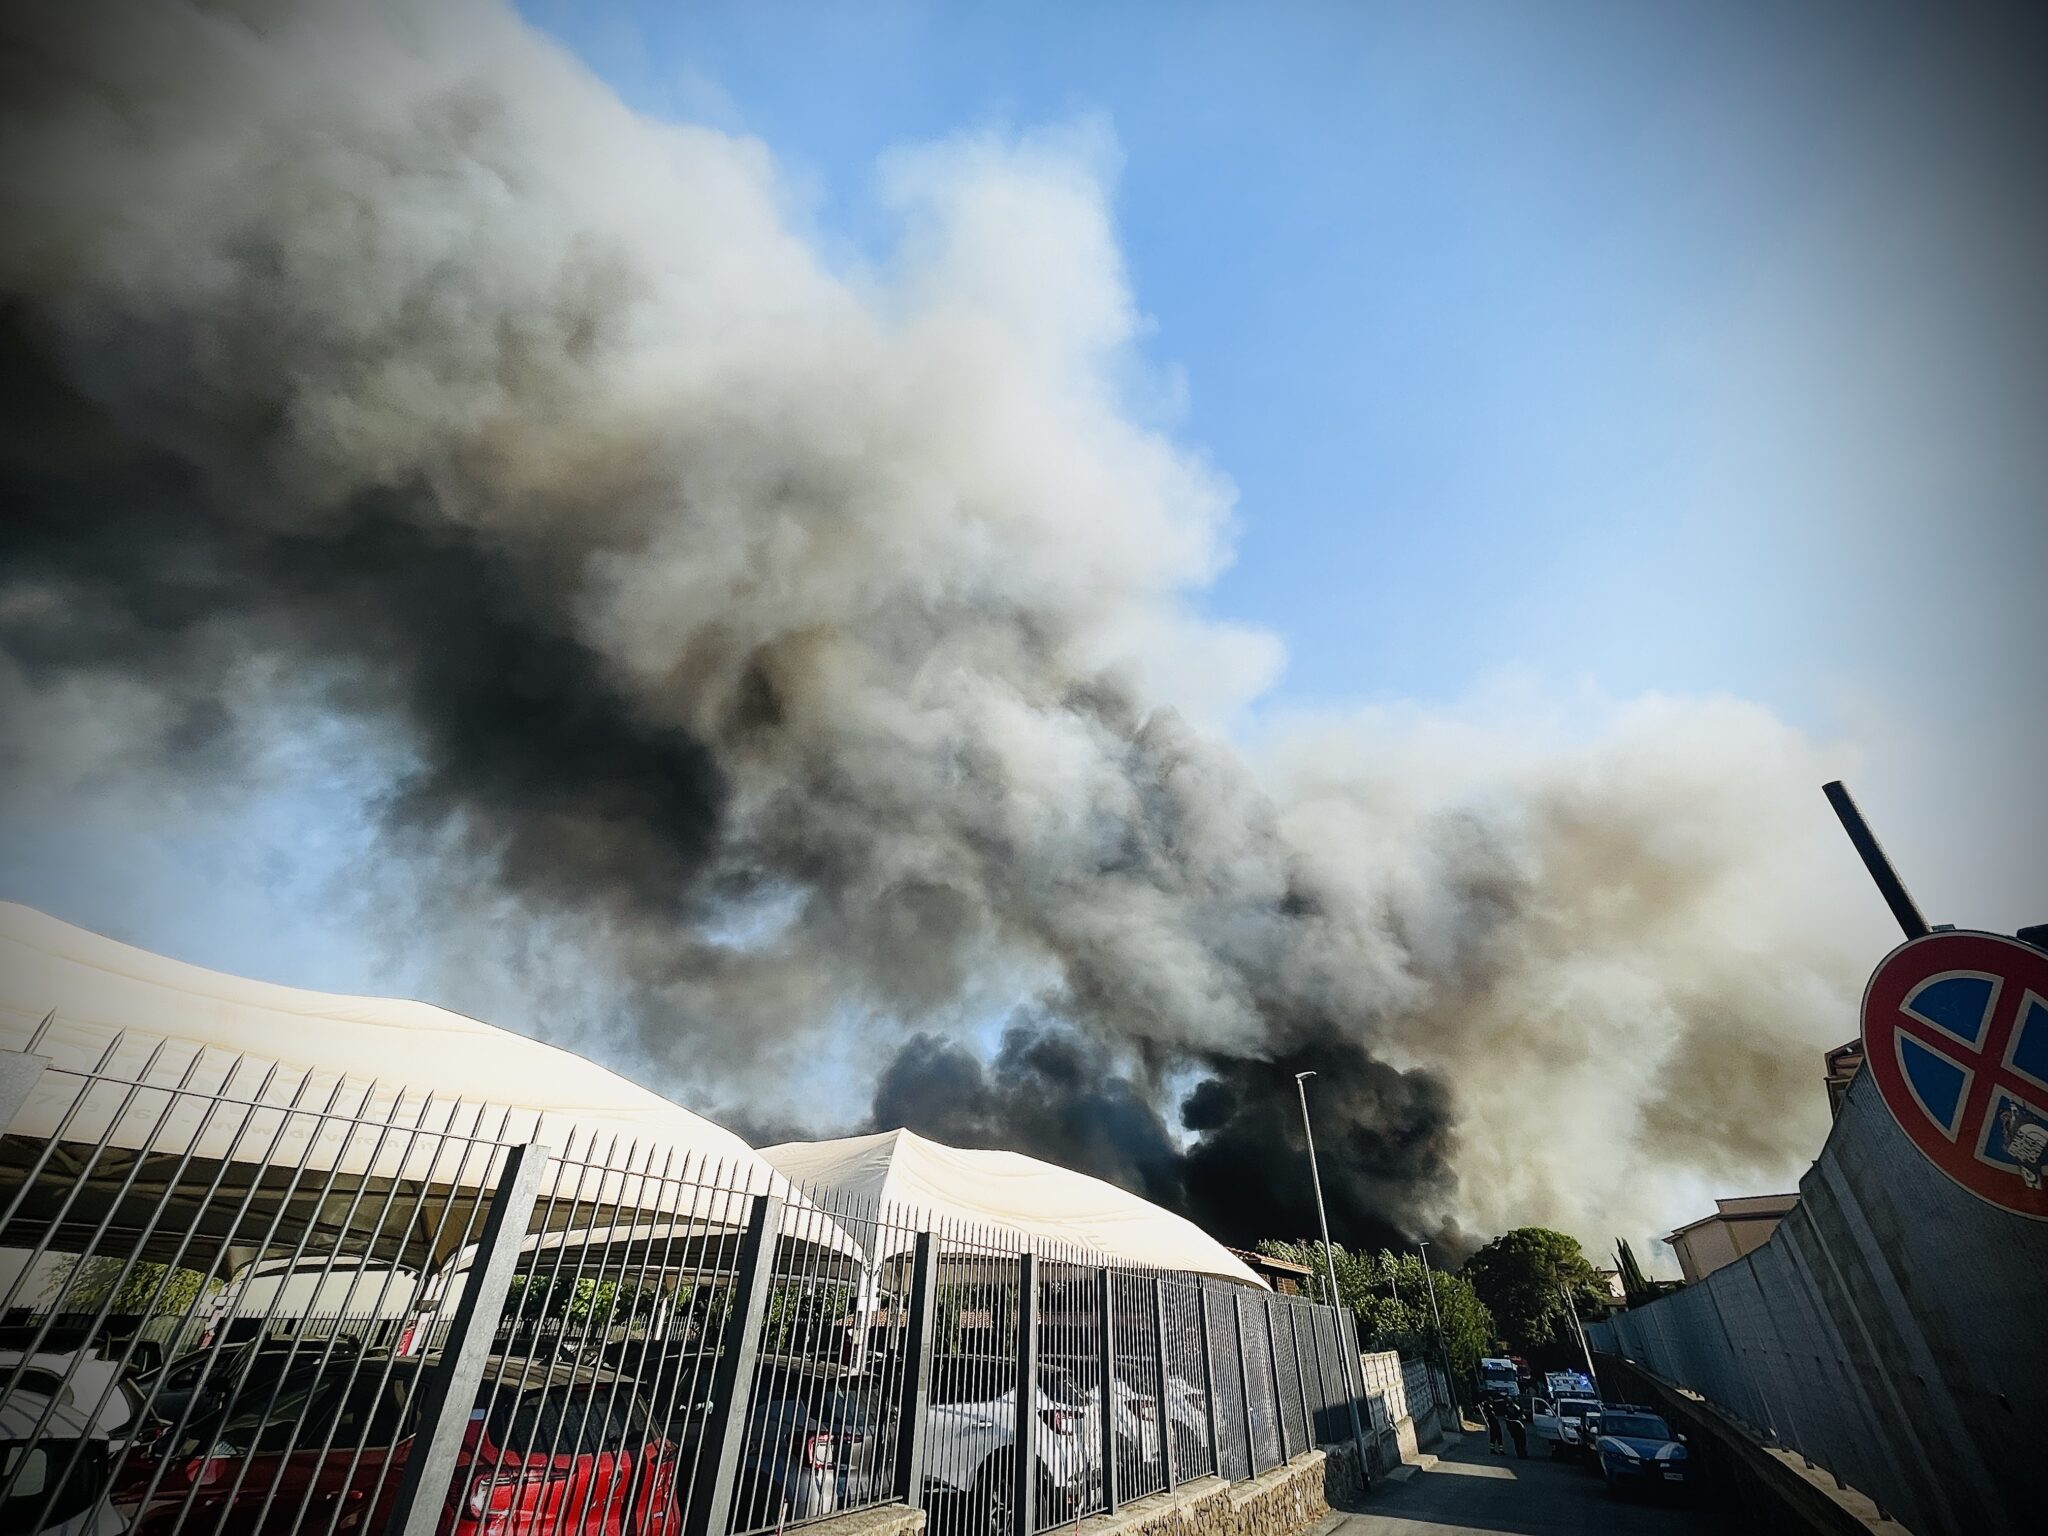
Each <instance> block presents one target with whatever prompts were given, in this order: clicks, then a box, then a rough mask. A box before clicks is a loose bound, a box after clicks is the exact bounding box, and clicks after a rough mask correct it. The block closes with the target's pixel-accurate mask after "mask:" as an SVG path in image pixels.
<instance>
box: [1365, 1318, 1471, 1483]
mask: <svg viewBox="0 0 2048 1536" xmlns="http://www.w3.org/2000/svg"><path fill="white" fill-rule="evenodd" d="M1359 1365H1360V1367H1361V1370H1362V1374H1363V1377H1364V1381H1365V1407H1366V1413H1367V1416H1368V1418H1369V1419H1370V1421H1371V1422H1370V1423H1369V1424H1365V1425H1363V1426H1362V1427H1363V1428H1364V1429H1365V1431H1366V1446H1367V1450H1368V1452H1369V1454H1370V1456H1371V1458H1372V1471H1373V1475H1374V1476H1375V1477H1378V1476H1381V1475H1383V1474H1384V1473H1386V1472H1387V1471H1389V1470H1391V1469H1392V1468H1394V1467H1398V1466H1399V1465H1401V1463H1402V1462H1403V1461H1411V1460H1413V1459H1414V1457H1415V1455H1416V1453H1417V1452H1418V1451H1422V1450H1427V1449H1428V1448H1429V1447H1431V1446H1433V1445H1437V1444H1439V1443H1441V1441H1442V1439H1443V1436H1444V1433H1445V1431H1446V1430H1454V1429H1455V1428H1456V1427H1457V1421H1456V1418H1455V1414H1456V1409H1455V1408H1453V1407H1452V1406H1451V1399H1450V1392H1449V1390H1448V1387H1447V1386H1446V1384H1445V1382H1444V1379H1443V1372H1441V1371H1438V1370H1433V1369H1431V1368H1430V1367H1429V1366H1427V1365H1425V1364H1424V1363H1423V1362H1422V1361H1420V1360H1403V1359H1402V1358H1401V1357H1400V1356H1399V1355H1398V1354H1395V1353H1394V1352H1393V1351H1392V1350H1387V1351H1384V1352H1381V1353H1377V1354H1370V1355H1362V1356H1360V1357H1359Z"/></svg>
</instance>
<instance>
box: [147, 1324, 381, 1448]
mask: <svg viewBox="0 0 2048 1536" xmlns="http://www.w3.org/2000/svg"><path fill="white" fill-rule="evenodd" d="M361 1347H362V1346H361V1345H359V1344H358V1343H357V1342H356V1341H355V1340H354V1339H351V1338H348V1337H346V1336H343V1337H340V1338H337V1339H335V1340H333V1342H332V1347H331V1348H330V1347H329V1341H328V1340H326V1339H317V1340H308V1341H303V1342H301V1343H300V1344H299V1345H298V1346H297V1348H296V1349H294V1348H293V1347H292V1345H291V1343H290V1341H288V1340H282V1339H279V1340H270V1341H268V1342H263V1343H251V1344H235V1345H224V1346H222V1347H220V1348H217V1349H199V1350H194V1351H193V1352H192V1353H190V1354H187V1355H180V1356H179V1357H178V1358H177V1359H175V1360H173V1361H171V1363H170V1364H168V1365H166V1366H164V1367H163V1368H161V1369H160V1370H157V1371H154V1372H151V1373H149V1374H147V1375H139V1376H137V1377H136V1379H135V1386H136V1388H137V1390H139V1391H140V1392H141V1394H142V1395H143V1397H144V1399H145V1400H146V1401H147V1404H148V1411H149V1413H150V1415H151V1417H153V1418H156V1419H159V1420H161V1421H162V1422H163V1423H165V1424H168V1425H173V1426H175V1425H178V1424H191V1423H197V1422H198V1421H200V1420H201V1419H204V1418H206V1417H208V1416H209V1415H211V1414H214V1413H216V1412H218V1411H219V1410H220V1408H221V1407H222V1406H223V1405H224V1404H225V1403H226V1402H227V1400H228V1399H229V1398H230V1397H231V1396H233V1395H234V1394H235V1393H236V1391H237V1390H238V1388H239V1386H240V1384H241V1383H243V1382H245V1381H251V1380H254V1381H262V1382H265V1383H268V1382H271V1381H273V1380H275V1379H276V1377H277V1373H278V1372H279V1371H281V1370H285V1369H287V1368H291V1369H298V1370H305V1369H311V1368H313V1367H314V1366H316V1365H317V1364H318V1362H319V1361H320V1359H321V1357H322V1353H323V1351H324V1352H325V1353H326V1357H327V1358H328V1359H330V1360H337V1359H339V1360H348V1359H353V1358H354V1357H355V1356H356V1355H357V1354H358V1353H360V1351H361ZM252 1351H253V1353H252Z"/></svg>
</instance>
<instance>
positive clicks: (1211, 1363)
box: [1195, 1280, 1223, 1477]
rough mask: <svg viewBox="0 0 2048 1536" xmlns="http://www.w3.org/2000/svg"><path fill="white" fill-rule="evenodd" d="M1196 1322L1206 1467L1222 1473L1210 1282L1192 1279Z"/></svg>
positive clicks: (1221, 1441)
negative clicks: (1199, 1341)
mask: <svg viewBox="0 0 2048 1536" xmlns="http://www.w3.org/2000/svg"><path fill="white" fill-rule="evenodd" d="M1195 1326H1196V1327H1197V1328H1199V1329H1200V1330H1201V1334H1202V1408H1203V1412H1202V1419H1203V1421H1204V1423H1205V1424H1206V1425H1207V1427H1208V1431H1209V1470H1210V1471H1211V1472H1213V1473H1214V1474H1215V1475H1216V1476H1218V1477H1221V1476H1222V1475H1223V1437H1222V1436H1221V1435H1220V1434H1219V1433H1217V1426H1216V1356H1215V1353H1214V1348H1215V1339H1214V1336H1213V1334H1212V1333H1211V1331H1210V1327H1209V1282H1208V1281H1206V1280H1198V1281H1196V1282H1195Z"/></svg>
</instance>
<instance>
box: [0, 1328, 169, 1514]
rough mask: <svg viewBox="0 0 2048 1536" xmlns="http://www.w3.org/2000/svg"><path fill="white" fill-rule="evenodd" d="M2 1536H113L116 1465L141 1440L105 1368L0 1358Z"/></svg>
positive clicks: (129, 1405) (123, 1393)
mask: <svg viewBox="0 0 2048 1536" xmlns="http://www.w3.org/2000/svg"><path fill="white" fill-rule="evenodd" d="M17 1368H19V1371H20V1375H19V1378H18V1379H17V1380H16V1381H15V1385H14V1390H13V1391H11V1392H9V1393H8V1394H7V1397H6V1399H5V1401H0V1485H11V1486H8V1487H7V1495H6V1498H5V1499H4V1500H0V1531H6V1532H7V1533H8V1536H30V1533H35V1536H113V1533H115V1532H118V1531H123V1530H125V1529H127V1525H128V1522H127V1520H126V1519H125V1518H124V1517H123V1516H122V1515H121V1513H120V1512H119V1511H118V1510H117V1509H116V1508H115V1507H114V1504H113V1501H112V1500H111V1498H110V1497H109V1493H110V1488H109V1484H110V1482H111V1478H112V1468H113V1463H114V1460H115V1458H116V1457H117V1456H118V1455H119V1453H120V1452H121V1450H122V1448H123V1446H124V1445H126V1443H127V1442H128V1441H129V1440H130V1439H131V1438H133V1437H135V1436H136V1435H138V1434H141V1433H145V1432H146V1429H145V1426H144V1423H143V1420H142V1416H141V1413H140V1409H139V1406H138V1403H137V1401H136V1398H135V1396H134V1394H133V1389H132V1388H130V1387H129V1385H128V1384H127V1383H125V1382H123V1381H121V1380H119V1379H118V1373H117V1368H116V1367H115V1366H114V1365H113V1364H112V1363H110V1362H107V1361H102V1360H97V1359H93V1358H91V1357H90V1356H83V1357H81V1356H79V1355H77V1354H51V1353H45V1352H38V1353H36V1354H33V1355H28V1356H24V1355H23V1354H22V1353H21V1352H20V1351H18V1350H16V1351H9V1352H7V1353H4V1354H0V1380H4V1379H6V1378H8V1377H12V1376H14V1375H15V1373H16V1370H17Z"/></svg>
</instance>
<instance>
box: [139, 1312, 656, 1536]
mask: <svg viewBox="0 0 2048 1536" xmlns="http://www.w3.org/2000/svg"><path fill="white" fill-rule="evenodd" d="M310 1353H312V1354H314V1355H315V1356H317V1353H318V1352H317V1350H314V1351H310ZM420 1370H421V1362H420V1361H418V1360H403V1359H391V1358H389V1357H387V1356H364V1357H357V1358H347V1359H338V1360H332V1361H330V1362H328V1363H327V1365H326V1366H325V1367H316V1366H315V1365H314V1363H313V1361H312V1360H310V1359H309V1360H308V1361H307V1362H306V1363H305V1364H304V1365H302V1366H298V1367H295V1368H293V1369H291V1370H290V1371H288V1373H287V1375H286V1377H285V1380H284V1383H283V1385H282V1387H279V1386H278V1382H277V1378H276V1377H275V1376H270V1377H268V1378H266V1379H263V1380H260V1381H259V1380H257V1379H256V1378H255V1377H254V1375H253V1374H252V1376H251V1377H250V1379H249V1380H248V1381H246V1382H244V1383H242V1384H241V1385H240V1386H239V1388H238V1389H236V1390H235V1391H234V1393H233V1396H232V1399H231V1400H230V1401H229V1402H228V1403H227V1405H226V1406H225V1407H224V1408H222V1409H220V1410H219V1411H217V1412H215V1413H213V1414H210V1415H208V1416H207V1418H205V1419H204V1420H203V1421H200V1422H198V1423H195V1424H192V1425H189V1426H187V1427H186V1428H185V1429H184V1430H183V1431H182V1432H180V1433H179V1434H178V1437H177V1444H176V1445H175V1446H173V1445H170V1444H169V1443H168V1441H159V1442H158V1443H157V1445H156V1446H155V1447H153V1448H152V1449H151V1450H150V1451H148V1452H146V1453H145V1454H144V1455H143V1457H142V1458H140V1459H138V1460H133V1461H131V1463H130V1465H129V1466H128V1468H127V1469H126V1471H125V1472H124V1474H123V1475H122V1477H121V1484H120V1487H119V1489H118V1491H117V1492H116V1493H115V1494H114V1497H113V1503H114V1505H115V1507H116V1509H118V1510H120V1511H121V1512H122V1513H123V1514H125V1515H127V1516H129V1517H130V1519H131V1520H132V1522H133V1523H132V1526H131V1529H132V1530H133V1531H134V1532H135V1533H137V1536H170V1533H171V1532H172V1531H174V1530H176V1531H178V1532H179V1533H180V1536H214V1533H220V1536H288V1533H289V1536H327V1533H329V1532H356V1533H365V1536H381V1533H382V1531H383V1530H384V1528H385V1525H386V1523H387V1522H388V1521H389V1519H390V1515H391V1507H392V1504H393V1502H394V1501H395V1499H396V1497H397V1493H398V1487H399V1484H400V1483H401V1481H403V1478H404V1471H405V1460H406V1457H407V1455H408V1454H409V1453H410V1452H411V1450H412V1446H413V1433H414V1429H415V1427H416V1426H415V1422H414V1421H415V1418H416V1415H415V1413H414V1411H413V1403H414V1395H413V1387H414V1385H415V1383H416V1382H417V1381H418V1379H419V1373H420ZM273 1391H275V1394H276V1401H275V1403H272V1402H271V1396H272V1393H273ZM456 1466H457V1470H456V1475H455V1480H454V1482H453V1484H452V1485H451V1487H450V1488H449V1490H448V1495H447V1504H446V1507H445V1508H444V1510H443V1512H442V1517H441V1523H440V1532H441V1536H673V1533H677V1532H680V1531H681V1529H682V1523H683V1517H682V1510H681V1508H680V1506H679V1505H678V1504H677V1489H676V1478H677V1474H678V1472H679V1471H680V1467H679V1458H678V1453H677V1451H676V1448H675V1447H674V1445H673V1444H672V1443H671V1442H670V1441H669V1440H668V1439H667V1438H666V1437H665V1436H664V1434H663V1433H662V1431H661V1430H660V1428H659V1426H658V1423H657V1419H656V1416H655V1414H654V1412H653V1410H652V1408H651V1406H650V1405H649V1404H648V1403H647V1402H646V1401H645V1400H644V1398H642V1397H641V1396H640V1395H639V1393H638V1389H637V1388H636V1387H635V1386H634V1384H633V1383H632V1382H631V1381H630V1380H627V1379H626V1378H624V1377H621V1376H619V1375H617V1374H616V1373H615V1372H611V1371H607V1370H603V1369H601V1368H597V1367H593V1366H590V1365H581V1366H574V1367H572V1366H570V1365H569V1364H567V1363H560V1364H553V1365H550V1364H546V1363H542V1362H538V1361H536V1362H532V1363H529V1362H527V1361H524V1360H519V1359H503V1358H500V1359H494V1360H492V1361H491V1363H490V1366H489V1368H488V1369H487V1371H486V1373H485V1377H484V1385H483V1387H482V1389H481V1390H480V1392H479V1394H478V1398H477V1407H476V1408H475V1409H474V1410H472V1412H471V1415H470V1426H469V1432H468V1434H467V1435H465V1436H464V1438H463V1445H462V1451H461V1455H460V1457H459V1458H458V1460H457V1464H456ZM188 1506H189V1513H185V1514H183V1515H182V1516H181V1514H180V1512H181V1511H183V1510H187V1508H188Z"/></svg>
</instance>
